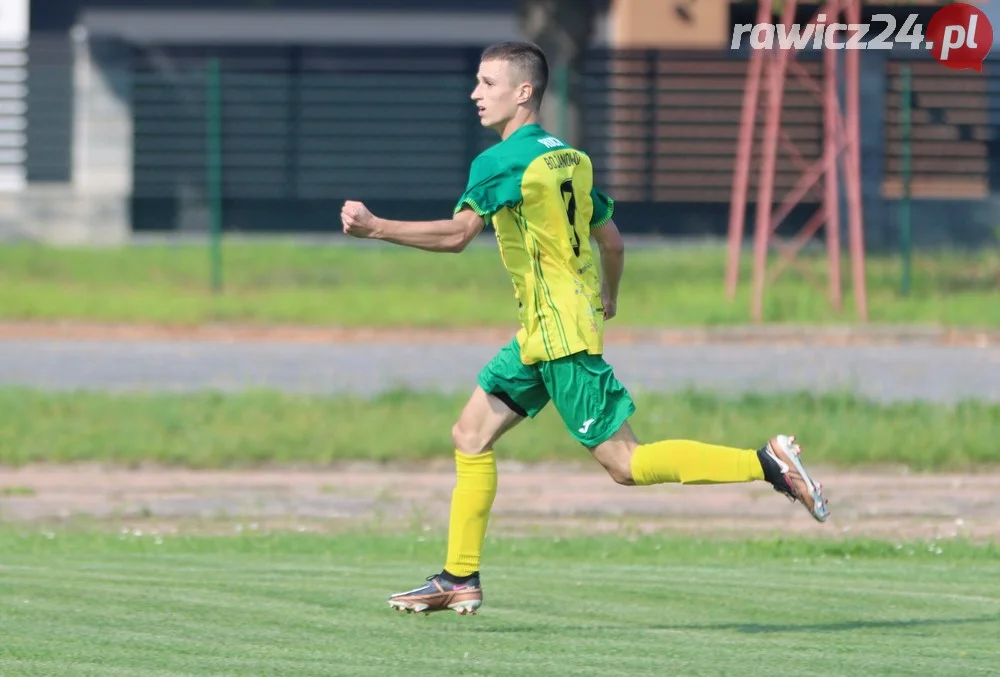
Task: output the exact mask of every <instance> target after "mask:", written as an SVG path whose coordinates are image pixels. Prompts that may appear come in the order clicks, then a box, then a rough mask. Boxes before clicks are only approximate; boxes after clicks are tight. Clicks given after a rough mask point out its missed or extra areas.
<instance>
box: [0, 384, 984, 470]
mask: <svg viewBox="0 0 1000 677" xmlns="http://www.w3.org/2000/svg"><path fill="white" fill-rule="evenodd" d="M636 397H637V398H638V401H639V403H640V405H641V406H640V407H639V409H638V412H637V414H636V416H635V418H634V419H633V425H634V428H635V430H636V432H637V434H638V435H639V436H640V438H642V439H647V440H650V439H662V438H663V437H667V436H669V437H672V438H685V437H687V438H691V439H699V440H702V441H706V442H715V443H721V444H739V445H747V446H748V447H756V446H758V445H759V444H761V443H763V442H764V441H765V440H766V439H767V438H768V437H770V436H771V435H773V434H775V433H776V432H781V431H788V432H794V433H796V434H797V435H798V436H799V438H800V439H801V441H802V443H803V444H804V445H806V446H807V447H808V449H809V458H810V461H811V462H815V463H824V464H830V465H833V466H856V465H859V464H860V465H863V464H901V465H906V466H908V467H910V468H911V469H913V470H970V469H975V468H981V467H985V466H996V465H998V464H1000V458H998V457H997V453H996V450H997V447H996V440H997V439H1000V405H998V404H987V403H977V402H967V403H963V404H960V405H958V406H955V407H949V406H944V405H932V404H922V403H900V404H891V405H886V404H878V403H875V402H870V401H867V400H864V399H860V398H857V397H854V396H849V395H842V396H837V395H830V396H815V395H810V394H806V393H803V394H799V395H794V394H793V395H775V396H766V397H765V396H743V397H738V398H731V399H728V398H724V397H721V396H717V395H710V394H705V393H697V392H688V393H678V394H672V395H661V394H654V393H636ZM464 400H465V397H463V396H461V395H455V396H451V395H448V396H446V395H435V394H429V393H414V392H402V391H401V392H395V393H387V394H384V395H381V396H379V397H377V398H374V399H371V400H369V399H364V398H350V397H341V396H337V397H319V396H305V395H290V394H283V393H278V392H267V391H253V392H242V393H234V394H221V393H193V394H164V393H154V394H108V393H86V392H81V393H47V392H39V391H31V390H24V389H19V388H5V389H0V464H3V465H20V464H24V463H30V462H36V461H41V462H56V463H66V462H83V461H98V462H109V463H115V464H125V465H130V466H134V465H139V464H142V463H146V462H155V463H159V464H168V465H183V466H190V467H196V468H219V467H232V466H251V465H259V464H288V463H298V464H325V463H330V462H334V461H342V460H354V459H371V460H379V461H392V460H404V461H412V460H422V459H440V458H443V457H445V456H447V454H448V453H450V451H451V449H452V442H451V434H450V431H451V426H452V423H453V422H454V419H455V417H456V416H457V415H458V413H459V411H460V410H461V407H462V405H463V403H464ZM386 421H392V422H393V424H392V425H385V422H386ZM499 448H500V449H502V450H503V454H504V457H505V458H508V459H512V460H521V461H551V460H558V461H587V460H588V459H587V458H585V454H583V453H582V448H581V447H580V446H579V445H578V444H577V443H576V442H575V441H574V440H573V439H572V438H571V437H570V436H569V434H568V433H567V431H566V430H565V427H564V426H563V423H562V421H561V420H560V419H559V417H558V415H557V414H556V413H555V410H554V409H552V408H551V407H547V408H546V409H545V410H544V411H543V412H542V414H541V415H540V416H539V417H538V418H537V419H536V420H535V421H533V422H531V424H530V425H527V424H525V425H521V426H519V427H517V428H515V429H514V430H512V431H511V432H510V433H508V435H507V436H506V437H505V438H504V440H503V441H502V442H501V444H500V446H499ZM588 462H589V461H588Z"/></svg>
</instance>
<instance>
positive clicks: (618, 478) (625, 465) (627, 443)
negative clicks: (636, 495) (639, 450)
mask: <svg viewBox="0 0 1000 677" xmlns="http://www.w3.org/2000/svg"><path fill="white" fill-rule="evenodd" d="M636 444H637V443H636V442H634V441H633V440H632V439H631V438H628V439H620V438H619V437H615V438H613V439H610V440H608V441H606V442H604V443H603V444H600V445H598V446H597V447H596V448H594V449H592V450H591V451H592V453H593V455H594V458H596V459H597V462H598V463H600V464H601V466H602V467H603V468H604V470H605V471H607V473H608V475H609V476H610V477H611V479H612V480H614V481H615V483H617V484H621V485H624V486H626V487H631V486H635V479H634V478H633V477H632V454H633V452H634V451H635V446H636Z"/></svg>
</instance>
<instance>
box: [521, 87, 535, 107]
mask: <svg viewBox="0 0 1000 677" xmlns="http://www.w3.org/2000/svg"><path fill="white" fill-rule="evenodd" d="M534 93H535V90H534V88H533V87H532V86H531V83H530V82H522V83H521V86H520V87H519V88H518V90H517V102H518V103H519V104H526V103H528V102H529V101H531V96H532V94H534Z"/></svg>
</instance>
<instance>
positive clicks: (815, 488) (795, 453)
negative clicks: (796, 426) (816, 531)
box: [775, 435, 830, 522]
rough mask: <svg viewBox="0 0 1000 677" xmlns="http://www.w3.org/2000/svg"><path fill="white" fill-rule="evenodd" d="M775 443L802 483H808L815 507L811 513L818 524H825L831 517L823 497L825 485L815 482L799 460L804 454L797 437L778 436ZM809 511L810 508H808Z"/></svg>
mask: <svg viewBox="0 0 1000 677" xmlns="http://www.w3.org/2000/svg"><path fill="white" fill-rule="evenodd" d="M775 441H776V442H777V443H778V446H780V447H781V452H782V456H784V457H785V459H787V461H789V462H791V464H792V466H794V468H795V470H796V471H797V472H798V473H799V476H800V477H801V478H802V481H803V482H805V483H806V488H807V490H808V491H809V497H810V498H811V499H812V502H813V507H812V509H811V510H809V513H810V514H811V515H812V516H813V518H814V519H815V520H816V521H817V522H825V521H826V520H827V519H828V518H829V517H830V509H829V508H828V507H827V505H826V497H825V496H824V495H823V485H822V484H820V483H819V482H814V481H813V479H812V478H811V477H809V473H807V472H806V469H805V467H803V465H802V461H801V460H800V459H799V455H800V454H801V453H802V449H800V448H799V446H798V445H797V444H795V436H794V435H792V436H786V435H778V436H777V437H775ZM807 509H808V508H807Z"/></svg>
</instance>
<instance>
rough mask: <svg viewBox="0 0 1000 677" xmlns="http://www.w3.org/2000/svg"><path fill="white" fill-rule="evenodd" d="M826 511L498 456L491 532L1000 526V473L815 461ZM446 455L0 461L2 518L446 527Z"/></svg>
mask: <svg viewBox="0 0 1000 677" xmlns="http://www.w3.org/2000/svg"><path fill="white" fill-rule="evenodd" d="M818 475H819V476H820V477H821V478H822V480H823V482H824V486H825V487H826V488H827V494H828V497H829V499H830V503H831V509H832V513H833V514H832V516H831V518H830V521H829V522H827V523H826V524H824V525H819V524H817V523H815V522H814V521H813V520H812V519H811V518H810V517H809V516H808V515H807V514H806V513H805V511H803V510H802V509H801V508H799V507H797V506H792V505H791V504H789V503H788V502H787V501H786V500H785V499H783V498H782V497H780V496H778V495H777V494H775V493H774V492H773V491H772V490H771V489H770V488H769V487H767V486H766V485H763V484H756V483H755V484H753V485H727V486H712V487H697V486H695V487H692V486H675V485H671V486H657V487H641V488H635V487H621V486H618V485H615V484H614V483H612V482H611V481H610V480H609V479H608V478H607V476H606V475H604V474H603V472H602V471H600V470H599V469H595V468H590V467H585V468H565V467H555V466H532V467H527V466H521V465H515V464H501V468H500V491H499V494H498V496H497V501H496V504H495V508H494V518H493V521H492V527H491V528H492V529H493V530H494V531H495V532H497V533H501V532H503V533H525V532H534V531H537V530H541V531H544V532H545V533H549V532H553V533H579V532H617V533H621V534H623V535H625V534H630V533H637V532H653V531H658V532H698V533H703V534H706V533H713V534H721V535H746V534H756V535H760V536H767V535H772V534H773V533H775V532H776V531H777V530H779V529H780V530H782V532H783V533H795V534H800V535H806V536H816V537H832V538H840V537H845V536H866V537H881V538H893V539H903V538H905V539H922V540H928V539H944V538H953V537H956V536H958V537H966V538H972V539H976V540H983V539H997V538H1000V474H991V475H975V476H971V475H970V476H960V475H946V476H907V475H905V474H898V473H897V474H893V473H891V472H888V471H886V472H882V473H879V474H870V473H865V474H854V473H843V472H824V471H822V470H821V471H820V472H819V473H818ZM452 484H453V470H452V468H451V467H449V466H448V465H447V464H441V465H439V466H436V467H428V466H422V467H401V466H389V467H380V466H375V465H371V464H352V465H345V466H340V467H336V468H326V469H322V470H287V469H277V470H274V471H252V472H195V471H188V470H174V469H170V470H166V469H163V470H160V469H146V470H122V469H107V468H101V467H97V466H78V467H50V466H32V467H27V468H23V469H19V470H11V469H0V495H2V496H3V498H0V518H2V519H3V520H4V521H8V522H15V523H25V522H29V523H35V524H45V523H48V522H53V521H63V520H68V519H80V518H83V519H96V520H98V521H100V522H102V523H104V524H107V525H108V526H113V527H114V528H121V527H122V526H125V527H129V528H136V529H147V530H150V529H159V530H165V531H185V532H187V531H205V530H209V531H212V530H222V531H226V532H229V533H232V531H233V530H234V529H237V530H238V529H241V528H247V529H250V528H255V529H266V528H297V529H302V530H321V531H330V530H338V529H344V528H352V527H359V526H367V527H376V528H384V529H401V528H404V529H405V528H413V527H416V528H423V529H425V530H434V531H435V533H438V534H440V533H443V532H442V531H441V530H442V529H443V528H444V526H445V524H446V519H447V511H448V502H449V497H450V491H451V487H452Z"/></svg>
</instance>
